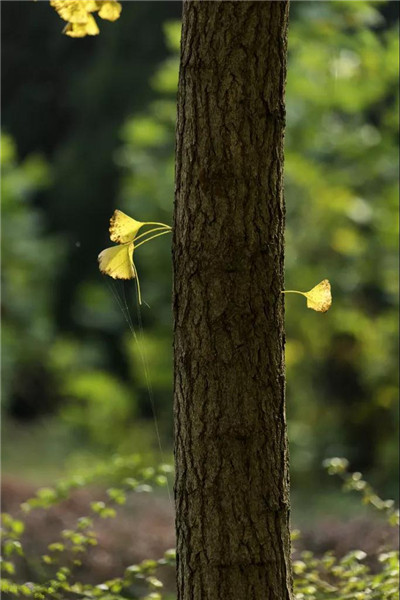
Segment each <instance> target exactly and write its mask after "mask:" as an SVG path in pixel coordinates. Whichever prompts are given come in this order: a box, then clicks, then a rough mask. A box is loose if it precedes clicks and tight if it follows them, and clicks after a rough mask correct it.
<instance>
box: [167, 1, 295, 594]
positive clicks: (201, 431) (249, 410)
mask: <svg viewBox="0 0 400 600" xmlns="http://www.w3.org/2000/svg"><path fill="white" fill-rule="evenodd" d="M287 20H288V3H287V2H286V1H278V2H276V1H272V2H253V1H251V2H225V1H222V2H221V1H212V2H204V1H188V2H184V9H183V30H182V54H181V68H180V78H179V94H178V123H177V154H176V199H175V224H174V312H175V342H174V346H175V398H174V403H175V404H174V412H175V461H176V486H175V497H176V532H177V582H178V599H179V600H222V599H224V600H266V599H269V600H273V599H276V600H278V599H279V600H288V599H290V598H291V572H290V538H289V497H288V494H289V489H288V487H289V485H288V462H287V443H286V422H285V391H284V384H285V374H284V355H283V353H284V329H283V322H284V306H283V294H281V290H283V289H284V282H283V258H284V238H283V235H284V202H283V193H282V169H283V136H284V124H285V106H284V87H285V73H286V30H287Z"/></svg>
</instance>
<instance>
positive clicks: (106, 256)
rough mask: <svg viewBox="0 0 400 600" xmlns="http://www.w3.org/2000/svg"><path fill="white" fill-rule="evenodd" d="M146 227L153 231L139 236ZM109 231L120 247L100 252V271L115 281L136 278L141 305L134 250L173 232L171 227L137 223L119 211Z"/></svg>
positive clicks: (111, 237)
mask: <svg viewBox="0 0 400 600" xmlns="http://www.w3.org/2000/svg"><path fill="white" fill-rule="evenodd" d="M146 225H150V226H151V227H152V229H150V230H147V231H145V232H144V233H142V234H140V235H138V233H139V230H140V229H141V228H142V227H145V226H146ZM153 226H155V227H153ZM109 231H110V239H111V241H112V242H116V243H117V244H118V245H117V246H111V247H110V248H106V249H105V250H103V251H102V252H100V254H99V256H98V261H99V269H100V271H101V272H102V273H104V274H105V275H108V276H109V277H112V278H113V279H135V278H136V282H137V289H138V299H139V303H140V304H141V303H142V300H141V293H140V284H139V277H138V273H137V270H136V266H135V263H134V262H133V253H134V250H135V248H139V246H141V245H142V244H145V243H146V242H149V241H150V240H152V239H154V238H156V237H159V236H160V235H164V234H166V233H169V232H170V231H171V227H170V226H169V225H165V223H154V222H152V221H147V222H142V221H136V219H133V218H132V217H129V216H128V215H126V214H125V213H123V212H122V211H121V210H118V209H117V210H115V211H114V214H113V216H112V217H111V219H110V228H109ZM150 234H154V235H150ZM146 236H150V237H146ZM139 240H141V241H139ZM138 242H139V243H138Z"/></svg>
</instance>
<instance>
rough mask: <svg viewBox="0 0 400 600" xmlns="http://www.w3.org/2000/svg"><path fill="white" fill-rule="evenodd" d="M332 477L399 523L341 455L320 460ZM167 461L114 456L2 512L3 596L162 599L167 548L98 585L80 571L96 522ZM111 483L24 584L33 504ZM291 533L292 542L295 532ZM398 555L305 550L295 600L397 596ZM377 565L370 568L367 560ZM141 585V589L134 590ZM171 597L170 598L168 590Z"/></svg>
mask: <svg viewBox="0 0 400 600" xmlns="http://www.w3.org/2000/svg"><path fill="white" fill-rule="evenodd" d="M324 466H325V468H326V469H327V471H328V473H329V474H331V475H338V476H339V477H340V478H341V479H342V480H343V489H344V491H354V492H356V493H359V494H361V498H362V502H363V503H364V504H367V505H370V506H371V507H372V508H374V509H376V510H378V511H380V512H382V514H383V515H384V516H385V518H386V520H387V521H388V523H389V524H390V525H392V526H396V525H398V524H399V511H398V510H397V509H395V507H394V503H393V501H391V500H382V499H381V498H379V496H377V494H376V493H375V492H374V490H373V489H372V488H371V486H370V485H369V484H368V483H367V482H366V481H364V480H363V479H362V476H361V474H360V473H350V472H349V471H348V462H347V461H346V459H341V458H332V459H329V460H327V461H325V463H324ZM171 470H172V469H171V467H170V466H169V465H161V466H159V467H157V468H153V467H145V466H144V465H143V463H142V460H141V458H140V456H138V455H133V456H128V457H121V456H115V457H113V458H112V460H111V461H110V462H108V463H103V464H99V465H98V466H96V467H95V468H94V469H91V470H89V471H88V472H87V473H86V474H84V475H83V476H79V477H72V478H70V479H68V480H65V481H61V482H60V483H58V484H57V485H56V486H55V487H54V488H41V489H39V490H38V491H37V493H36V495H35V496H34V497H33V498H30V499H29V500H27V501H26V502H24V503H23V504H22V505H21V509H20V514H19V515H17V516H16V517H13V516H11V515H9V514H3V515H2V556H3V558H2V561H1V568H2V573H3V578H2V584H1V590H2V593H3V597H4V598H10V599H12V598H25V597H26V598H29V597H31V598H34V599H37V600H47V599H54V600H64V599H66V598H87V599H89V598H96V599H99V600H123V599H124V598H141V599H142V600H161V599H162V598H166V596H165V595H163V583H162V581H161V580H160V579H159V576H158V570H159V568H160V567H163V566H170V567H172V568H174V567H175V550H173V549H171V550H167V551H166V552H165V553H164V555H163V556H162V557H161V558H158V559H147V560H143V561H141V562H140V563H139V564H133V565H130V566H128V567H127V568H126V569H125V570H124V572H123V573H122V574H121V575H120V576H119V577H114V578H113V579H109V580H106V581H100V582H98V583H96V584H88V583H83V582H82V581H80V580H79V578H78V576H77V570H78V568H79V567H80V566H81V565H82V559H83V557H84V556H85V555H87V554H88V553H90V549H91V548H92V547H93V546H95V545H97V543H98V540H97V534H96V529H95V527H96V522H98V521H99V520H100V519H109V518H113V517H115V516H116V514H117V511H118V508H119V507H121V506H122V505H123V504H125V502H126V500H127V497H128V495H129V494H132V493H149V492H151V491H152V490H153V487H154V486H165V485H167V481H168V480H167V477H168V475H169V474H170V473H171ZM104 481H108V482H110V481H112V482H113V486H112V487H109V488H108V489H107V492H106V496H107V499H106V500H98V501H95V502H92V503H91V504H90V510H89V514H88V515H87V516H82V517H80V518H79V519H78V520H77V522H76V524H75V526H74V527H72V528H70V529H64V530H63V531H61V532H60V536H59V539H57V540H54V541H52V542H51V543H50V544H49V545H48V547H47V552H46V553H45V554H43V555H42V556H41V557H40V568H38V569H37V578H36V579H37V581H34V582H33V581H29V582H24V581H22V580H21V576H20V575H19V574H18V565H21V561H24V560H25V561H29V560H30V558H29V557H28V556H27V555H26V553H25V550H24V547H23V541H22V539H23V534H24V530H25V522H24V521H25V518H26V516H27V514H28V513H30V512H31V511H33V510H36V509H44V510H48V509H49V508H50V507H52V506H54V505H55V504H58V503H60V502H62V501H63V500H65V499H66V498H68V496H69V495H70V493H71V492H72V490H74V489H76V488H81V487H83V486H87V485H89V484H93V483H101V482H104ZM299 535H300V534H299V532H297V531H294V532H293V535H292V538H293V542H294V543H295V542H296V539H298V537H299ZM398 559H399V556H398V552H397V551H394V550H393V549H390V548H387V549H385V551H381V552H380V553H379V554H378V555H377V556H367V554H366V553H365V552H363V551H361V550H357V549H355V550H352V551H351V552H349V553H348V554H346V555H345V556H343V557H341V558H338V557H336V556H334V554H333V553H332V552H327V553H325V554H323V556H315V555H314V554H313V553H312V552H310V551H303V552H302V553H301V554H300V556H299V558H298V559H296V560H294V561H293V572H294V592H295V600H396V599H398V598H399V592H398V588H399V562H398ZM371 563H372V564H374V563H375V565H376V566H375V567H374V568H373V569H372V568H371V567H370V566H369V565H370V564H371ZM137 590H141V591H139V592H138V591H137ZM168 598H171V596H168Z"/></svg>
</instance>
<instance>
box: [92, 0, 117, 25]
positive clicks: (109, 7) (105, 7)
mask: <svg viewBox="0 0 400 600" xmlns="http://www.w3.org/2000/svg"><path fill="white" fill-rule="evenodd" d="M97 5H98V6H99V7H100V9H99V17H101V18H102V19H106V20H107V21H116V20H117V19H119V15H120V14H121V10H122V6H121V4H120V3H119V2H116V0H103V1H101V0H100V1H99V2H97Z"/></svg>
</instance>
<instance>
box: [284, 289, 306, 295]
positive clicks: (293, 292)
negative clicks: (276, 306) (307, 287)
mask: <svg viewBox="0 0 400 600" xmlns="http://www.w3.org/2000/svg"><path fill="white" fill-rule="evenodd" d="M281 294H300V295H301V296H306V294H305V292H299V291H298V290H283V291H282V292H281Z"/></svg>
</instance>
